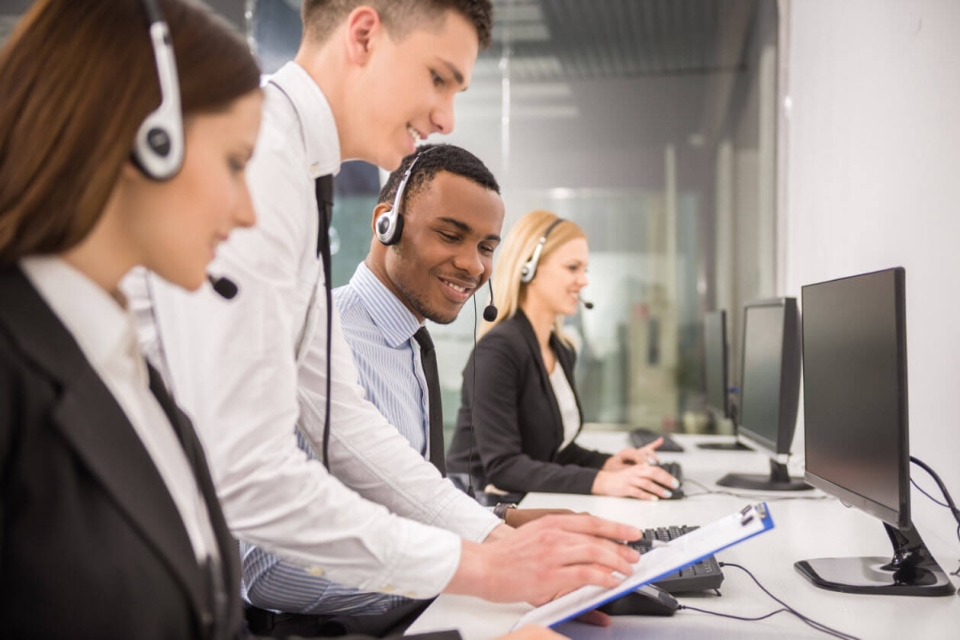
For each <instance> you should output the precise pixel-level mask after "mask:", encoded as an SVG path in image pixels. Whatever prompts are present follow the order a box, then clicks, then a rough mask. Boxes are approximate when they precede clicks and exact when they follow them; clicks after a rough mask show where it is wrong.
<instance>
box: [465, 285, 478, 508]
mask: <svg viewBox="0 0 960 640" xmlns="http://www.w3.org/2000/svg"><path fill="white" fill-rule="evenodd" d="M471 297H472V298H473V380H471V382H470V453H469V455H468V456H467V495H468V496H470V497H471V498H473V499H474V500H476V498H477V493H476V491H474V489H473V440H474V438H476V433H477V421H476V420H474V418H473V416H474V411H473V408H474V407H475V406H477V296H475V295H474V296H471Z"/></svg>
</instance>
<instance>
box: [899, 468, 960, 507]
mask: <svg viewBox="0 0 960 640" xmlns="http://www.w3.org/2000/svg"><path fill="white" fill-rule="evenodd" d="M910 462H912V463H913V464H915V465H917V466H918V467H920V468H921V469H923V470H924V471H926V472H927V473H929V474H930V475H931V476H932V477H933V481H934V482H936V483H937V486H938V487H940V492H941V493H943V497H944V498H946V500H947V503H946V504H944V503H942V502H939V501H938V500H936V499H934V497H933V496H931V495H930V494H929V493H927V492H926V491H924V490H923V489H920V485H918V484H917V483H916V482H915V481H914V480H913V478H912V477H911V478H910V482H912V483H913V486H915V487H916V488H917V489H920V492H921V493H922V494H923V495H925V496H927V497H928V498H930V499H931V500H933V501H934V502H935V503H936V504H939V505H940V506H941V507H946V508H948V509H950V512H951V513H953V517H954V518H955V519H956V521H957V524H960V509H957V504H956V503H955V502H954V501H953V497H952V496H951V495H950V492H949V491H947V487H946V485H945V484H943V480H941V479H940V476H938V475H937V472H936V471H934V470H933V469H931V468H930V465H928V464H927V463H926V462H924V461H923V460H920V459H919V458H917V457H915V456H910Z"/></svg>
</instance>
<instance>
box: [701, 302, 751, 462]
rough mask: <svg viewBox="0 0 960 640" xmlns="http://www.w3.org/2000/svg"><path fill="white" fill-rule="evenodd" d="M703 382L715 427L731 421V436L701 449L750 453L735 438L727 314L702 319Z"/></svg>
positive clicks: (705, 445) (722, 312) (706, 444)
mask: <svg viewBox="0 0 960 640" xmlns="http://www.w3.org/2000/svg"><path fill="white" fill-rule="evenodd" d="M703 352H704V376H703V378H704V380H705V381H706V391H707V411H708V412H709V414H710V420H711V422H713V423H714V424H719V423H720V421H722V420H724V419H726V418H730V419H732V422H733V428H734V437H733V439H731V440H730V441H728V442H704V443H700V444H698V445H697V446H698V447H700V448H701V449H714V450H717V449H721V450H728V451H729V450H739V451H750V447H747V446H745V445H744V444H743V443H741V442H740V441H739V440H737V439H736V428H737V426H736V425H737V421H736V405H734V404H732V403H731V402H730V387H729V381H728V372H729V371H730V365H729V357H728V353H729V351H728V343H727V312H726V311H725V310H724V309H720V310H719V311H712V312H710V313H708V314H706V315H705V316H704V317H703Z"/></svg>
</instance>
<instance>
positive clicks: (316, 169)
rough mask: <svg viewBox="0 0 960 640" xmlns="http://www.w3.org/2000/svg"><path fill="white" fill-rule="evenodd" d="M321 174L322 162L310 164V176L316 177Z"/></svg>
mask: <svg viewBox="0 0 960 640" xmlns="http://www.w3.org/2000/svg"><path fill="white" fill-rule="evenodd" d="M318 175H320V163H318V162H314V163H313V164H312V165H310V176H311V177H314V178H316V177H317V176H318Z"/></svg>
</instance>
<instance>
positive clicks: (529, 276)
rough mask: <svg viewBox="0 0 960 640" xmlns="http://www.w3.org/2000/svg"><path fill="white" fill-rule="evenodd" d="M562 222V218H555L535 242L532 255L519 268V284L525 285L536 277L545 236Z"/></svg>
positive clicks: (545, 241) (545, 240)
mask: <svg viewBox="0 0 960 640" xmlns="http://www.w3.org/2000/svg"><path fill="white" fill-rule="evenodd" d="M564 221H565V220H564V219H563V218H557V219H556V220H554V221H553V222H552V223H550V226H549V227H547V230H546V231H544V232H543V235H542V236H540V239H539V240H538V241H537V246H536V248H535V249H534V250H533V255H532V256H531V257H530V259H529V260H527V261H526V262H525V263H524V264H523V266H522V267H521V268H520V282H522V283H524V284H527V283H528V282H530V281H531V280H533V276H535V275H537V263H538V262H540V254H541V253H543V245H545V244H546V243H547V236H548V235H550V232H551V231H553V228H554V227H556V226H557V225H558V224H560V223H561V222H564Z"/></svg>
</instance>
